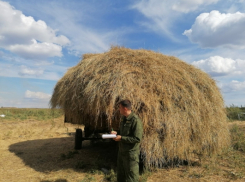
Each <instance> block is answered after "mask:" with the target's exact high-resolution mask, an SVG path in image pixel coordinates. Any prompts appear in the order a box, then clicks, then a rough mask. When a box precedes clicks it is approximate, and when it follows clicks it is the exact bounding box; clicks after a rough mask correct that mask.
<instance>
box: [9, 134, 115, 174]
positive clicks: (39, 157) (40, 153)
mask: <svg viewBox="0 0 245 182" xmlns="http://www.w3.org/2000/svg"><path fill="white" fill-rule="evenodd" d="M9 151H10V152H13V153H15V155H17V156H18V157H20V158H21V159H22V160H23V162H24V163H25V165H27V166H30V167H31V168H33V169H35V170H36V171H40V172H44V173H45V172H50V171H58V170H62V169H73V170H77V171H95V170H101V168H105V169H108V170H110V169H114V170H115V166H116V157H117V143H116V142H114V141H111V142H108V141H105V140H104V141H99V142H96V143H94V144H90V141H83V148H82V149H80V150H74V137H65V138H51V139H40V140H29V141H24V142H19V143H15V144H12V145H10V146H9Z"/></svg>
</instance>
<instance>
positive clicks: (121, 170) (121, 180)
mask: <svg viewBox="0 0 245 182" xmlns="http://www.w3.org/2000/svg"><path fill="white" fill-rule="evenodd" d="M119 110H120V114H122V115H123V117H122V118H121V122H120V131H119V133H118V134H120V135H117V137H116V138H114V140H115V141H117V142H119V151H118V157H117V181H118V182H138V181H139V154H140V142H141V139H142V134H143V127H142V121H141V120H140V118H139V117H138V116H137V115H136V114H135V113H134V112H133V111H132V110H131V102H130V101H129V100H123V101H121V102H120V103H119ZM111 133H112V134H117V132H116V131H112V132H111Z"/></svg>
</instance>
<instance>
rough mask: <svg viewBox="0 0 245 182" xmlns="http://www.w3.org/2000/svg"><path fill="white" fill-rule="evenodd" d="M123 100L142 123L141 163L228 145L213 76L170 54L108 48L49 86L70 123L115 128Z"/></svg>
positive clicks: (53, 101)
mask: <svg viewBox="0 0 245 182" xmlns="http://www.w3.org/2000/svg"><path fill="white" fill-rule="evenodd" d="M122 99H129V100H131V102H132V104H133V111H134V112H136V113H137V114H138V115H139V116H140V118H141V119H142V122H143V126H144V135H143V141H142V144H141V153H142V155H143V158H144V162H145V165H146V166H148V167H150V166H160V167H161V166H163V165H165V164H166V163H167V161H166V160H172V159H176V158H180V159H186V160H189V159H190V158H191V157H192V156H193V154H194V153H195V154H201V155H210V154H214V153H218V152H220V151H221V149H222V148H223V147H226V146H228V145H229V141H230V137H229V131H228V128H227V125H226V113H225V109H224V102H223V99H222V96H221V94H220V91H219V89H218V88H217V86H216V83H215V81H214V80H213V79H212V78H210V76H209V75H208V74H206V73H204V72H202V71H201V70H199V69H197V68H195V67H193V66H192V65H189V64H187V63H185V62H183V61H181V60H179V59H177V58H175V57H172V56H165V55H162V54H160V53H156V52H153V51H148V50H131V49H127V48H121V47H112V48H111V50H110V51H109V52H105V53H102V54H87V55H84V56H83V60H82V61H81V62H80V63H78V65H77V66H74V67H72V68H70V69H69V70H68V71H67V73H66V74H65V75H64V77H63V78H62V79H60V80H59V81H58V83H57V84H56V86H55V89H54V92H53V95H52V98H51V101H50V104H51V106H52V107H53V108H54V107H60V108H62V109H63V110H64V112H65V113H66V116H67V118H69V119H70V120H72V121H71V122H72V123H79V124H85V126H89V127H90V128H93V129H94V130H97V129H103V130H110V129H111V127H113V129H118V126H119V113H118V109H117V107H118V102H119V101H120V100H122Z"/></svg>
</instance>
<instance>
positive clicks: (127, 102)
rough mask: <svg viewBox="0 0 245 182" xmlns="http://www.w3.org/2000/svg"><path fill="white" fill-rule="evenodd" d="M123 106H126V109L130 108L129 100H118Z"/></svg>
mask: <svg viewBox="0 0 245 182" xmlns="http://www.w3.org/2000/svg"><path fill="white" fill-rule="evenodd" d="M119 104H121V105H122V106H123V107H126V108H127V109H128V110H132V105H131V102H130V101H129V100H122V101H120V102H119Z"/></svg>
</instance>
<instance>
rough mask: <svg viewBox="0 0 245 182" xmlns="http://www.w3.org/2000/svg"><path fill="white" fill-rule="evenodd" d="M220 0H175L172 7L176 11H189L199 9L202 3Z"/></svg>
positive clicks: (206, 3) (212, 2) (207, 3)
mask: <svg viewBox="0 0 245 182" xmlns="http://www.w3.org/2000/svg"><path fill="white" fill-rule="evenodd" d="M218 1H219V0H195V1H193V0H178V1H173V6H172V8H173V9H174V10H176V11H180V12H184V13H188V12H190V11H194V10H196V9H198V8H199V7H200V6H201V5H202V6H204V5H209V4H214V3H217V2H218Z"/></svg>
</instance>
